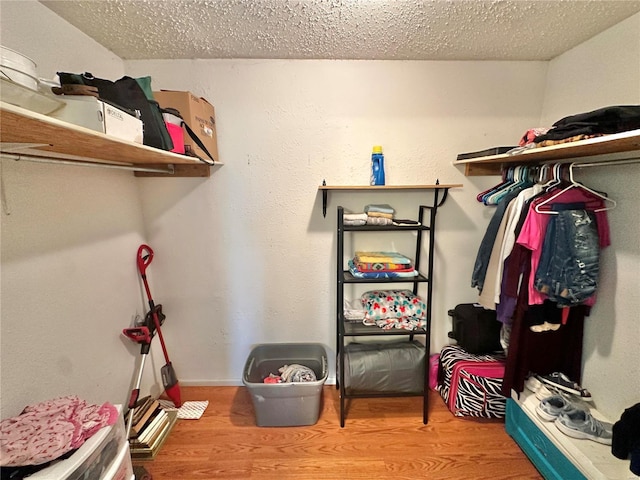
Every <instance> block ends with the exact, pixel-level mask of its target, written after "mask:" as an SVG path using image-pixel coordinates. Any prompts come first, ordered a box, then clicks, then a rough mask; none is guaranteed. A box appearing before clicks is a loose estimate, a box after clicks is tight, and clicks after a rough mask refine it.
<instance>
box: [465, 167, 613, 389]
mask: <svg viewBox="0 0 640 480" xmlns="http://www.w3.org/2000/svg"><path fill="white" fill-rule="evenodd" d="M572 168H573V165H562V164H556V165H554V166H553V168H552V169H551V168H549V167H546V166H544V167H541V168H540V169H539V171H538V172H535V174H536V175H538V178H537V179H536V180H537V181H536V182H535V183H533V182H531V181H530V180H531V177H532V174H533V173H534V172H531V171H530V172H528V175H527V178H528V180H529V182H522V183H520V184H518V187H516V188H511V187H512V186H514V185H515V184H516V183H517V180H516V174H513V173H509V172H507V173H505V174H504V176H503V179H505V180H504V181H503V182H501V183H500V184H499V185H498V186H497V187H499V189H502V190H504V189H505V188H506V189H507V190H508V193H507V194H506V195H504V196H503V197H502V198H501V199H500V201H499V202H498V204H497V205H496V211H495V212H494V216H493V217H492V219H491V221H490V223H489V226H488V228H487V232H485V236H484V238H483V241H482V242H481V245H480V248H479V250H478V255H477V257H476V263H475V265H474V271H473V274H472V285H473V286H476V287H478V290H479V303H480V304H482V305H483V306H484V307H485V308H489V309H495V310H496V311H497V317H498V320H500V321H501V322H503V324H504V328H503V330H504V331H505V332H506V334H507V338H506V340H505V339H504V337H503V345H504V346H505V347H508V348H507V353H508V355H507V368H506V370H505V379H504V382H503V393H504V392H507V393H505V394H506V395H509V392H510V390H511V388H513V389H515V390H516V391H522V388H523V386H524V380H525V378H526V376H527V374H528V373H529V372H531V371H534V372H536V373H539V374H546V373H552V372H554V371H562V372H565V374H567V375H569V376H570V377H571V378H573V379H575V380H577V381H579V379H580V373H581V372H580V368H581V358H582V335H583V322H584V317H585V316H586V315H588V313H589V311H590V307H591V306H592V305H593V304H594V302H595V298H596V297H595V294H596V291H597V285H598V275H599V252H600V250H601V249H602V248H605V247H606V246H608V245H609V244H610V242H611V241H610V234H609V224H608V219H607V213H606V212H607V211H608V210H610V209H611V208H613V207H615V201H613V200H612V199H610V198H609V197H607V196H606V195H605V194H602V193H601V192H597V191H595V190H593V189H590V188H588V187H586V186H584V185H582V184H579V183H578V182H576V181H575V180H574V178H573V170H572ZM547 171H551V172H552V173H553V176H552V178H551V179H550V180H549V181H547V182H546V183H542V182H543V181H544V180H545V175H546V173H547ZM567 176H568V179H567ZM520 180H521V177H520ZM485 203H487V202H485ZM559 307H560V308H559ZM542 332H544V335H541V333H542ZM541 351H544V352H545V355H544V356H542V355H540V352H541Z"/></svg>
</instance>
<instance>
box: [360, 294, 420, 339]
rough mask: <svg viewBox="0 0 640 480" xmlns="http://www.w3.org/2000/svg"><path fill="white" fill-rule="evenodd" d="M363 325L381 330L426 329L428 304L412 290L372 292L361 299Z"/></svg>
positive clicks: (363, 295)
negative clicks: (363, 317)
mask: <svg viewBox="0 0 640 480" xmlns="http://www.w3.org/2000/svg"><path fill="white" fill-rule="evenodd" d="M361 300H362V306H363V308H364V309H365V311H366V316H365V320H364V322H363V323H365V324H368V325H378V326H379V327H381V328H385V329H390V328H404V329H409V330H413V329H415V328H424V326H425V317H426V308H427V307H426V304H425V303H424V300H422V299H421V298H420V297H419V296H417V295H415V294H414V293H413V292H412V291H411V290H372V291H369V292H365V293H364V294H362V297H361Z"/></svg>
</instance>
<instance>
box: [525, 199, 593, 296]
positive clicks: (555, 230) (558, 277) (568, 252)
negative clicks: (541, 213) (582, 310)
mask: <svg viewBox="0 0 640 480" xmlns="http://www.w3.org/2000/svg"><path fill="white" fill-rule="evenodd" d="M562 208H563V206H562V205H559V206H558V207H556V208H554V210H560V211H558V214H557V215H554V216H553V217H552V218H551V219H550V221H549V225H548V226H547V231H546V234H545V239H544V244H543V249H542V256H541V258H540V264H539V265H538V270H537V271H536V274H535V283H534V285H535V288H536V289H537V290H539V291H540V292H542V293H544V294H546V295H547V296H548V297H549V299H550V300H553V301H555V302H557V303H558V305H559V306H571V305H577V304H580V303H582V302H584V301H585V300H586V299H587V298H589V297H590V296H592V295H593V294H594V293H595V291H596V289H597V287H598V276H599V260H600V245H599V238H598V229H597V224H596V219H595V215H594V214H593V212H590V211H588V210H575V209H569V210H563V209H562ZM564 208H567V205H565V206H564Z"/></svg>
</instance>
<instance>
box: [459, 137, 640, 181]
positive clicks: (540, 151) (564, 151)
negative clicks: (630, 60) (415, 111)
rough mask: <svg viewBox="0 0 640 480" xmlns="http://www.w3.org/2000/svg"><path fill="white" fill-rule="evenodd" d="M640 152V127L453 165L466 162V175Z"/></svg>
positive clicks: (618, 157)
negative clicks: (505, 168) (514, 166)
mask: <svg viewBox="0 0 640 480" xmlns="http://www.w3.org/2000/svg"><path fill="white" fill-rule="evenodd" d="M638 156H640V129H638V130H630V131H627V132H621V133H614V134H611V135H604V136H601V137H595V138H589V139H586V140H578V141H576V142H567V143H560V144H557V145H550V146H548V147H538V148H532V149H529V150H524V151H523V152H522V153H518V154H514V155H509V154H507V153H503V154H500V155H489V156H486V157H478V158H469V159H464V160H456V161H454V162H453V165H464V167H465V175H466V176H478V175H499V174H500V171H501V169H502V168H503V167H504V166H507V165H540V164H543V163H570V162H576V161H580V163H585V164H586V163H587V162H598V163H610V162H614V161H619V160H629V159H632V158H636V157H638Z"/></svg>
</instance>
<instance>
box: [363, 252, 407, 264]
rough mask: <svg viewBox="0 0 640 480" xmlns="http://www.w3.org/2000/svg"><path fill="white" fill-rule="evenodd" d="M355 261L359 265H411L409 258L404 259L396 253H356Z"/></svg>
mask: <svg viewBox="0 0 640 480" xmlns="http://www.w3.org/2000/svg"><path fill="white" fill-rule="evenodd" d="M355 256H356V261H358V262H361V263H400V264H403V265H408V264H410V263H411V259H410V258H409V257H405V256H404V255H402V254H401V253H397V252H364V251H358V252H356V255H355Z"/></svg>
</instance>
